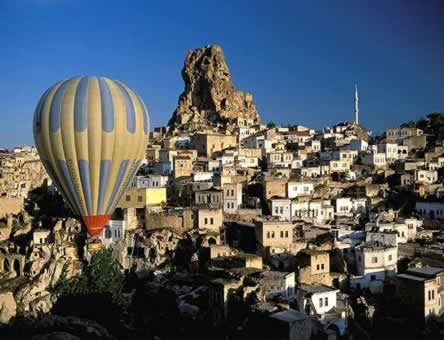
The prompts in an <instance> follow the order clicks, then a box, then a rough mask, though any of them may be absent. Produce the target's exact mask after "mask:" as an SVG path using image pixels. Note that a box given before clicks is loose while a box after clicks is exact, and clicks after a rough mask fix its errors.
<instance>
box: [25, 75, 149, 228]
mask: <svg viewBox="0 0 444 340" xmlns="http://www.w3.org/2000/svg"><path fill="white" fill-rule="evenodd" d="M149 124H150V122H149V115H148V111H147V109H146V107H145V105H144V103H143V101H142V99H141V98H140V97H139V96H138V95H137V94H136V93H135V92H134V91H133V90H131V89H130V88H129V87H128V86H127V85H125V84H124V83H122V82H120V81H116V80H112V79H109V78H104V77H75V78H71V79H67V80H62V81H60V82H58V83H56V84H55V85H53V86H52V87H50V88H49V89H48V90H47V91H46V92H45V93H44V94H43V95H42V97H41V98H40V101H39V103H38V105H37V108H36V110H35V113H34V124H33V125H34V139H35V143H36V147H37V150H38V152H39V155H40V158H41V160H42V162H43V164H44V166H45V168H46V170H47V172H48V174H49V176H50V177H51V178H52V180H53V181H54V183H55V184H56V185H57V188H58V189H59V191H60V192H61V193H62V195H63V197H64V198H65V200H66V203H67V204H68V205H69V207H70V208H71V209H72V211H73V213H74V214H75V215H77V216H78V217H81V218H82V219H83V221H84V223H85V225H86V227H87V230H88V233H89V234H90V235H91V236H96V235H99V234H100V233H101V231H102V230H103V227H104V226H105V224H106V222H107V221H108V220H109V219H110V217H111V215H112V213H113V211H114V209H115V207H116V205H117V203H118V202H119V200H120V198H121V196H122V194H123V193H124V192H125V190H126V188H127V187H128V185H129V183H130V182H131V181H132V179H133V177H134V175H135V174H136V171H137V169H138V168H139V165H140V163H141V161H142V159H144V158H145V157H144V154H145V148H146V145H147V142H148V133H149Z"/></svg>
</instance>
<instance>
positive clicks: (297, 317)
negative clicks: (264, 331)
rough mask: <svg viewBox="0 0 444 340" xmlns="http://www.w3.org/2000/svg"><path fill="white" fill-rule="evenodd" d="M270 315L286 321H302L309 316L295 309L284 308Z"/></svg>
mask: <svg viewBox="0 0 444 340" xmlns="http://www.w3.org/2000/svg"><path fill="white" fill-rule="evenodd" d="M270 317H272V318H273V319H277V320H281V321H285V322H294V321H301V320H305V319H306V318H307V316H306V315H305V314H304V313H302V312H298V311H296V310H294V309H288V310H284V311H282V312H278V313H275V314H272V315H270Z"/></svg>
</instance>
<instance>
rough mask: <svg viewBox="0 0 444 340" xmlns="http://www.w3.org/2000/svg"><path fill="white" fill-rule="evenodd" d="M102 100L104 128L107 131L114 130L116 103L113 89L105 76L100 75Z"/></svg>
mask: <svg viewBox="0 0 444 340" xmlns="http://www.w3.org/2000/svg"><path fill="white" fill-rule="evenodd" d="M98 79H99V88H100V102H101V104H102V129H103V130H105V131H106V132H112V131H113V130H114V104H113V97H112V95H111V90H110V88H109V86H108V83H107V82H106V80H105V78H103V77H100V78H98Z"/></svg>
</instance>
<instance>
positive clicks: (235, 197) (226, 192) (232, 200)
mask: <svg viewBox="0 0 444 340" xmlns="http://www.w3.org/2000/svg"><path fill="white" fill-rule="evenodd" d="M222 190H223V198H224V201H223V209H224V212H225V213H228V214H235V213H237V212H238V210H239V208H240V207H241V205H242V183H240V182H237V183H225V184H224V185H223V186H222Z"/></svg>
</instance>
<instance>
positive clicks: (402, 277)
mask: <svg viewBox="0 0 444 340" xmlns="http://www.w3.org/2000/svg"><path fill="white" fill-rule="evenodd" d="M396 277H397V278H400V279H407V280H413V281H425V280H426V278H425V277H420V276H415V275H410V274H399V275H396Z"/></svg>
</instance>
